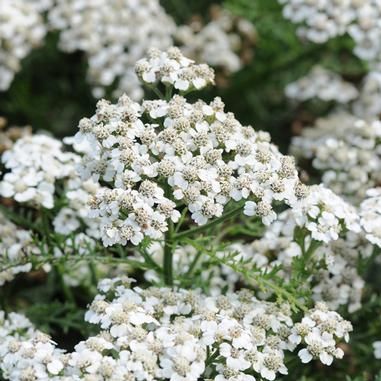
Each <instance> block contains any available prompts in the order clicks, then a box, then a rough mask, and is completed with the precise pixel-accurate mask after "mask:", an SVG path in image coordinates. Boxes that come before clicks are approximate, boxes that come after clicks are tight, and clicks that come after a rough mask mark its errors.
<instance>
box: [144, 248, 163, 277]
mask: <svg viewBox="0 0 381 381" xmlns="http://www.w3.org/2000/svg"><path fill="white" fill-rule="evenodd" d="M139 252H140V254H141V255H142V257H143V258H144V260H145V261H146V264H147V266H150V267H152V269H154V270H155V271H157V272H158V273H159V274H160V273H161V272H162V268H161V267H160V266H159V265H158V264H157V263H156V262H155V261H154V260H153V259H152V257H151V256H150V255H149V253H147V250H146V249H143V248H142V249H140V250H139Z"/></svg>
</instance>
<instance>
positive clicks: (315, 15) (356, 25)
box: [278, 0, 381, 62]
mask: <svg viewBox="0 0 381 381" xmlns="http://www.w3.org/2000/svg"><path fill="white" fill-rule="evenodd" d="M278 1H279V2H280V3H281V4H283V5H284V6H283V15H284V17H285V18H286V19H289V20H291V21H292V22H294V23H296V24H301V25H300V26H299V27H298V34H299V35H300V36H301V37H302V38H306V39H308V40H311V41H313V42H315V43H323V42H326V41H327V40H329V39H331V38H334V37H337V36H341V35H344V34H345V33H348V34H349V35H350V36H351V37H352V38H353V40H354V42H355V48H354V53H355V54H356V55H357V56H358V57H360V58H361V59H364V60H369V61H376V62H379V60H380V52H381V43H380V36H381V28H380V15H381V4H380V2H379V1H378V0H369V1H362V0H360V1H358V0H349V1H326V0H317V1H307V0H278Z"/></svg>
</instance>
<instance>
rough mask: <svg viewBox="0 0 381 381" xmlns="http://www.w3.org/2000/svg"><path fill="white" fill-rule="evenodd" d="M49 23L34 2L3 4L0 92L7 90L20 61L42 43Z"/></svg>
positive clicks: (0, 7)
mask: <svg viewBox="0 0 381 381" xmlns="http://www.w3.org/2000/svg"><path fill="white" fill-rule="evenodd" d="M45 34H46V26H45V24H44V21H43V19H42V17H41V16H40V14H39V13H38V11H37V10H36V9H35V7H34V6H33V5H32V4H29V2H25V1H23V0H2V1H1V3H0V91H4V90H7V89H8V87H9V86H10V84H11V82H12V80H13V77H14V76H15V74H16V73H17V72H18V71H19V70H20V68H21V61H22V59H23V58H25V57H26V56H27V55H28V54H29V52H30V51H31V50H32V49H33V48H35V47H37V46H38V45H40V44H41V42H42V40H43V39H44V37H45Z"/></svg>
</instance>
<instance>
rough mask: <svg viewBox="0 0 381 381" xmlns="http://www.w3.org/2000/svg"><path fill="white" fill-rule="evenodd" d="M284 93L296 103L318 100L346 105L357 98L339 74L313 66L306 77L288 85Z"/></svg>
mask: <svg viewBox="0 0 381 381" xmlns="http://www.w3.org/2000/svg"><path fill="white" fill-rule="evenodd" d="M285 92H286V95H287V97H289V98H291V99H295V100H298V101H307V100H309V99H313V98H318V99H321V100H323V101H335V102H339V103H348V102H349V101H351V100H353V99H355V98H357V96H358V91H357V89H356V87H355V86H354V85H352V84H351V83H349V82H346V81H344V80H343V79H342V78H341V76H340V75H339V74H336V73H335V72H332V71H330V70H327V69H325V68H323V67H321V66H314V67H313V68H312V69H311V70H310V72H309V73H307V75H305V76H304V77H302V78H300V79H298V80H297V81H295V82H292V83H290V84H288V85H287V86H286V89H285Z"/></svg>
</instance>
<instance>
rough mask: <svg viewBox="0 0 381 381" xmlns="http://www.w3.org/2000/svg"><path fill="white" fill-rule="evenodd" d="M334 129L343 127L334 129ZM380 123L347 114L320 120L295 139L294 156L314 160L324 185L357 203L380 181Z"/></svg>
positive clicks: (314, 165) (292, 148)
mask: <svg viewBox="0 0 381 381" xmlns="http://www.w3.org/2000/svg"><path fill="white" fill-rule="evenodd" d="M334 126H340V127H339V128H335V127H334ZM380 138H381V123H380V122H379V121H378V120H374V121H372V122H366V121H363V120H356V119H355V117H353V116H350V115H346V114H337V115H333V116H329V117H327V118H324V119H320V120H318V122H317V124H316V125H315V126H314V127H311V128H304V129H303V131H302V135H301V136H297V137H294V138H293V140H292V146H291V153H293V154H294V155H296V157H299V158H300V159H303V158H305V159H312V165H313V167H314V168H315V169H317V170H318V171H320V172H321V173H322V181H323V182H324V184H325V185H326V186H327V187H329V188H330V189H332V190H333V191H335V192H336V193H338V194H340V195H343V196H345V197H347V198H348V199H350V200H351V201H352V202H354V203H355V204H359V202H360V201H361V200H362V199H363V197H364V196H365V193H366V191H367V189H369V188H372V187H374V186H377V185H378V184H379V183H380V181H381V172H380V171H381V146H380V144H379V142H380Z"/></svg>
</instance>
